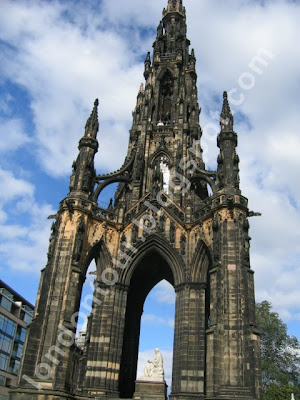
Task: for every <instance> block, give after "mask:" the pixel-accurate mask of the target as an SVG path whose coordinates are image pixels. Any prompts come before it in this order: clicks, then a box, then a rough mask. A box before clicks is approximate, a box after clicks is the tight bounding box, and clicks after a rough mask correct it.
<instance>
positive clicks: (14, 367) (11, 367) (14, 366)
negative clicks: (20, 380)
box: [8, 359, 20, 375]
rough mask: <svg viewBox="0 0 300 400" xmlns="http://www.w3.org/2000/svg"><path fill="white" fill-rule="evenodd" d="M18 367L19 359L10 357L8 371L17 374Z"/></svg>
mask: <svg viewBox="0 0 300 400" xmlns="http://www.w3.org/2000/svg"><path fill="white" fill-rule="evenodd" d="M19 368H20V361H19V360H14V359H11V360H10V363H9V369H8V372H9V373H10V374H14V375H17V374H18V371H19Z"/></svg>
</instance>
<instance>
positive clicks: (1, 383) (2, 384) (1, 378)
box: [0, 375, 5, 386]
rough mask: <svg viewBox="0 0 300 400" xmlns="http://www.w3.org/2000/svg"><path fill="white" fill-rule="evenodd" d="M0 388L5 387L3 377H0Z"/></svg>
mask: <svg viewBox="0 0 300 400" xmlns="http://www.w3.org/2000/svg"><path fill="white" fill-rule="evenodd" d="M0 386H5V377H4V376H2V375H0Z"/></svg>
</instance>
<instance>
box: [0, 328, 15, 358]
mask: <svg viewBox="0 0 300 400" xmlns="http://www.w3.org/2000/svg"><path fill="white" fill-rule="evenodd" d="M12 344H13V339H12V338H10V337H8V336H6V335H4V334H3V333H0V350H1V351H2V352H4V353H8V354H10V353H11V349H12Z"/></svg>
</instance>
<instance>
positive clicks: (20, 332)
mask: <svg viewBox="0 0 300 400" xmlns="http://www.w3.org/2000/svg"><path fill="white" fill-rule="evenodd" d="M25 338H26V329H24V328H22V327H21V326H18V328H17V335H16V341H18V342H22V343H24V342H25Z"/></svg>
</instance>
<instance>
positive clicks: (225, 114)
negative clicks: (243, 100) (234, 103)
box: [220, 92, 233, 132]
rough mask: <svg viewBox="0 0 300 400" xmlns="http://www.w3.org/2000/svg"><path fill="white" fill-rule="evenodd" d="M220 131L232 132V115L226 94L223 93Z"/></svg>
mask: <svg viewBox="0 0 300 400" xmlns="http://www.w3.org/2000/svg"><path fill="white" fill-rule="evenodd" d="M220 124H221V131H222V132H231V131H233V115H232V112H231V109H230V105H229V102H228V96H227V92H224V93H223V107H222V112H221V122H220Z"/></svg>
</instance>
